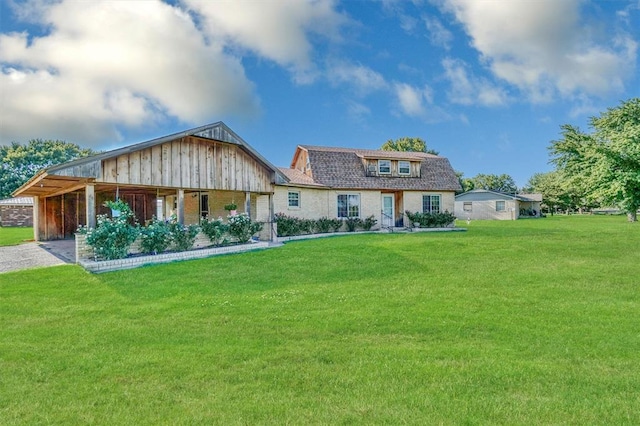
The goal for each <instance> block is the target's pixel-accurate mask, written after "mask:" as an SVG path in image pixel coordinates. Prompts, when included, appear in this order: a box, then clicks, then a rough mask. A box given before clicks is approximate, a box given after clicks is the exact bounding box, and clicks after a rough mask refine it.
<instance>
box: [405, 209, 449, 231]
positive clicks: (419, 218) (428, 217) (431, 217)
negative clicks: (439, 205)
mask: <svg viewBox="0 0 640 426" xmlns="http://www.w3.org/2000/svg"><path fill="white" fill-rule="evenodd" d="M405 214H406V215H407V217H408V218H409V221H410V222H411V224H415V223H417V224H419V226H420V228H443V227H446V226H449V225H451V224H452V223H454V222H455V220H456V217H455V216H454V215H453V214H451V213H449V212H448V211H444V212H442V213H420V212H415V213H411V212H410V211H408V210H407V211H406V212H405Z"/></svg>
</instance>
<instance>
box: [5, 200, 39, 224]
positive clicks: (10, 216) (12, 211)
mask: <svg viewBox="0 0 640 426" xmlns="http://www.w3.org/2000/svg"><path fill="white" fill-rule="evenodd" d="M0 225H1V226H5V227H10V226H33V206H14V205H6V206H0Z"/></svg>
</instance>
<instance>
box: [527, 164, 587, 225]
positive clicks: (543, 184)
mask: <svg viewBox="0 0 640 426" xmlns="http://www.w3.org/2000/svg"><path fill="white" fill-rule="evenodd" d="M525 188H526V189H525V191H526V192H532V193H540V194H542V203H543V207H544V208H546V210H547V211H548V212H550V213H551V214H554V213H555V212H556V211H557V209H562V210H565V211H567V212H568V211H569V210H572V209H574V208H576V207H578V208H579V207H580V206H581V205H582V203H581V200H582V197H581V196H580V193H579V191H577V190H576V189H575V188H573V187H571V185H570V184H569V180H568V179H566V178H565V177H564V176H563V173H562V172H560V171H558V170H554V171H552V172H548V173H536V174H534V175H533V176H532V177H531V178H530V179H529V182H527V185H526V187H525Z"/></svg>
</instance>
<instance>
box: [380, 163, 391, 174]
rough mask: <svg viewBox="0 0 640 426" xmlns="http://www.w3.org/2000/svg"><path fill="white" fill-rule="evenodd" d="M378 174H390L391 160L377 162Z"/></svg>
mask: <svg viewBox="0 0 640 426" xmlns="http://www.w3.org/2000/svg"><path fill="white" fill-rule="evenodd" d="M378 173H380V174H381V175H389V174H391V160H378Z"/></svg>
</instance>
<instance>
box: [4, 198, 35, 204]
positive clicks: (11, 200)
mask: <svg viewBox="0 0 640 426" xmlns="http://www.w3.org/2000/svg"><path fill="white" fill-rule="evenodd" d="M0 205H3V206H32V205H33V197H14V198H5V199H4V200H0Z"/></svg>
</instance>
